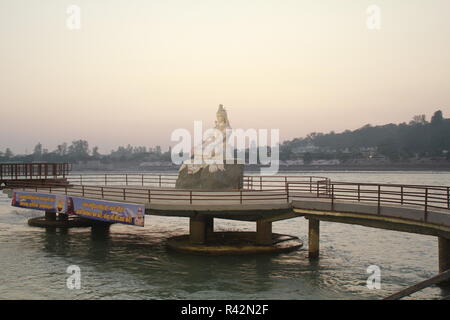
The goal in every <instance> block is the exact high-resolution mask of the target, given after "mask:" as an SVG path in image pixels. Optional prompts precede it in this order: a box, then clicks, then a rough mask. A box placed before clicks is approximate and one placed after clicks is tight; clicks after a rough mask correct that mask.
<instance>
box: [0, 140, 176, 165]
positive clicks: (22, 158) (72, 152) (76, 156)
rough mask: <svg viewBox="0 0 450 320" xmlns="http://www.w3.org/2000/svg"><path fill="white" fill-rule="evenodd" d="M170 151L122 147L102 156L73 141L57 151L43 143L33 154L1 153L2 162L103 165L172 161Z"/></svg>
mask: <svg viewBox="0 0 450 320" xmlns="http://www.w3.org/2000/svg"><path fill="white" fill-rule="evenodd" d="M170 159H171V158H170V149H169V151H167V152H162V150H161V147H160V146H156V147H155V148H147V147H145V146H138V147H133V146H131V145H127V146H120V147H118V148H117V149H116V150H112V151H111V152H110V154H107V155H102V154H100V153H99V151H98V147H97V146H95V147H93V148H92V150H91V149H90V148H89V142H88V141H86V140H76V141H72V143H71V144H70V145H69V144H67V143H66V142H64V143H61V144H59V145H58V146H57V147H56V149H55V150H52V151H49V150H48V149H46V148H44V147H43V145H42V144H41V143H38V144H36V146H35V147H34V149H33V153H31V154H26V155H14V154H13V153H12V152H11V150H10V149H9V148H7V149H6V150H5V152H2V151H0V162H40V161H42V162H72V163H75V162H79V161H88V160H99V161H101V162H102V163H112V162H125V161H136V162H138V161H170Z"/></svg>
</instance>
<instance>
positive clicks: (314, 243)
mask: <svg viewBox="0 0 450 320" xmlns="http://www.w3.org/2000/svg"><path fill="white" fill-rule="evenodd" d="M308 221H309V232H308V241H309V243H308V252H309V255H308V257H309V258H310V259H317V258H318V257H319V240H320V220H318V219H314V218H308Z"/></svg>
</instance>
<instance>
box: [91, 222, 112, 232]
mask: <svg viewBox="0 0 450 320" xmlns="http://www.w3.org/2000/svg"><path fill="white" fill-rule="evenodd" d="M110 227H111V223H109V222H97V221H96V222H95V223H93V224H92V227H91V232H92V233H97V234H108V233H109V228H110Z"/></svg>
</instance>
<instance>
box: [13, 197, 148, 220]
mask: <svg viewBox="0 0 450 320" xmlns="http://www.w3.org/2000/svg"><path fill="white" fill-rule="evenodd" d="M11 205H12V206H14V207H21V208H27V209H34V210H44V211H49V212H57V213H67V214H69V215H77V216H80V217H83V218H87V219H93V220H101V221H107V222H113V223H124V224H130V225H135V226H141V227H143V226H144V217H145V206H144V205H140V204H133V203H124V202H113V201H104V200H94V199H87V198H80V197H71V196H66V195H63V194H53V193H37V192H20V191H14V192H13V196H12V201H11Z"/></svg>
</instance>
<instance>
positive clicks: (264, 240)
mask: <svg viewBox="0 0 450 320" xmlns="http://www.w3.org/2000/svg"><path fill="white" fill-rule="evenodd" d="M256 244H259V245H271V244H272V222H266V221H262V220H258V221H256Z"/></svg>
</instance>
